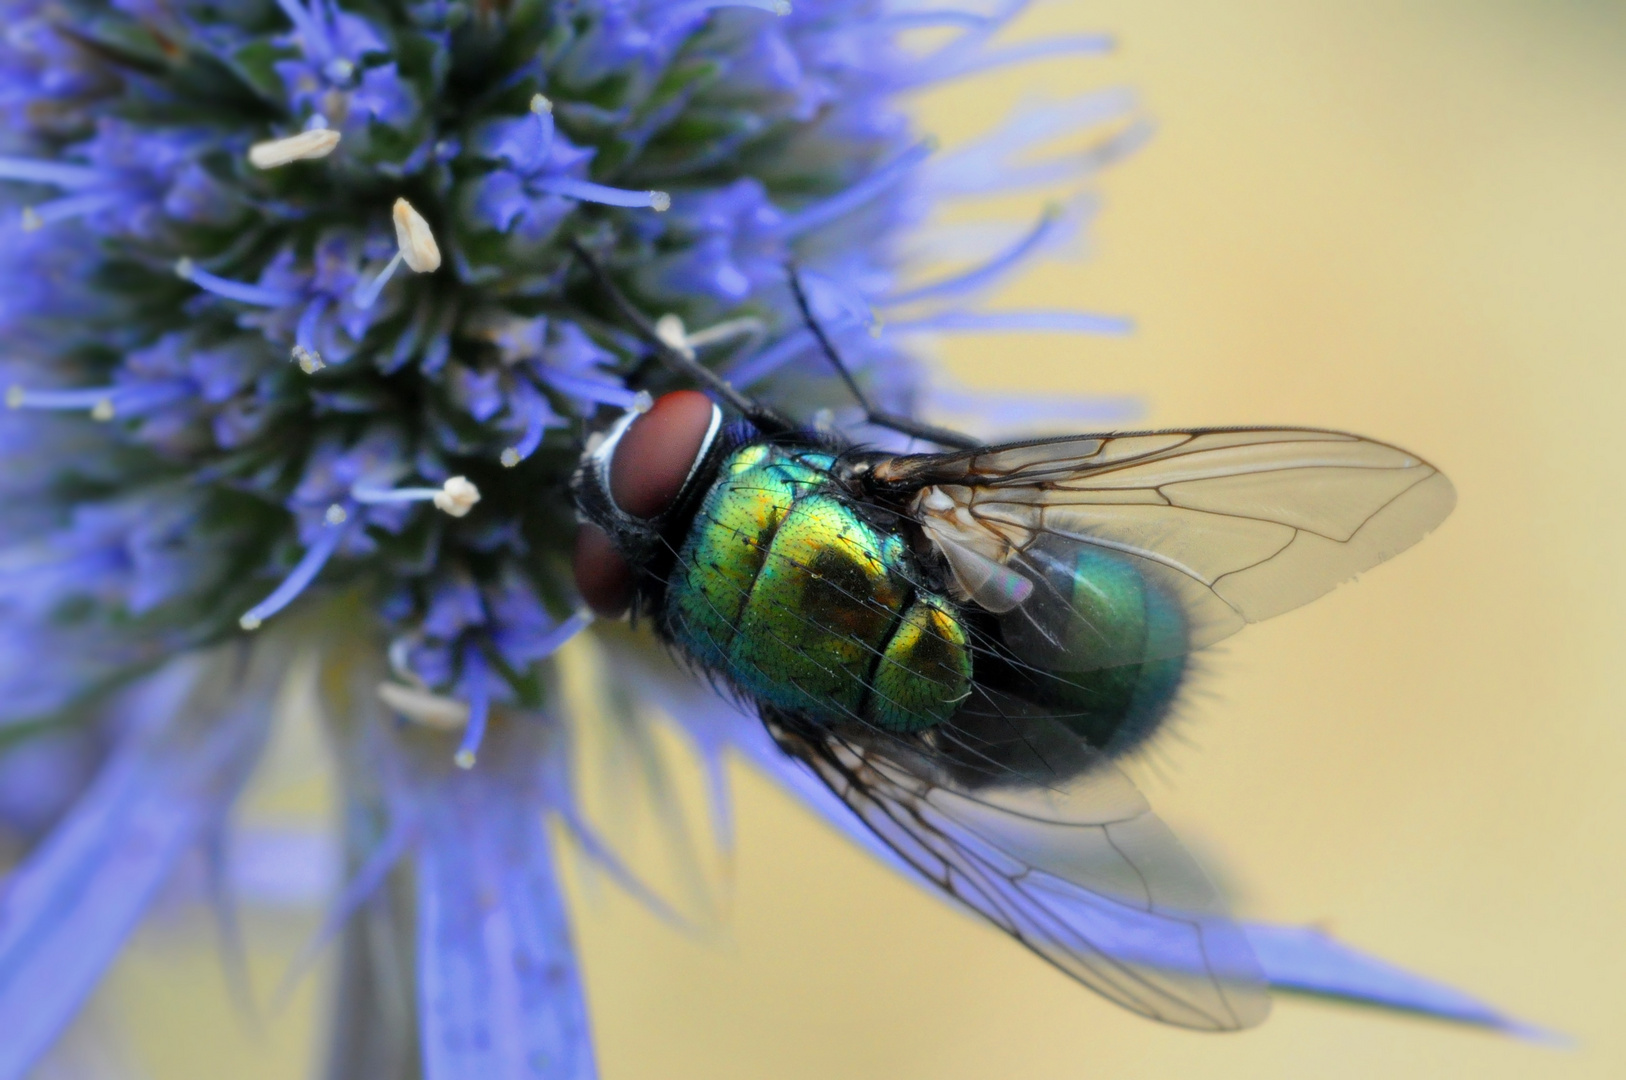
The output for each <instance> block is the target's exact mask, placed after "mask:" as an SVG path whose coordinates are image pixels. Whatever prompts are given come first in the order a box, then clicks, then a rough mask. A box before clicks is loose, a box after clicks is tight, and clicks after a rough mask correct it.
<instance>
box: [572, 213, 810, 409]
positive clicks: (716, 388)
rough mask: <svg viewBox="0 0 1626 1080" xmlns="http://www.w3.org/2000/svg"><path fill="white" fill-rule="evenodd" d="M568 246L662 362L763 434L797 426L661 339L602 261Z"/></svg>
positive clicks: (577, 246)
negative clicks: (707, 392) (710, 394)
mask: <svg viewBox="0 0 1626 1080" xmlns="http://www.w3.org/2000/svg"><path fill="white" fill-rule="evenodd" d="M570 250H571V252H572V253H573V254H574V255H575V256H576V258H577V259H579V260H580V261H581V264H582V265H583V266H585V267H586V268H587V272H588V273H589V274H591V275H592V276H593V279H594V280H595V281H597V282H598V286H599V288H601V289H603V290H604V293H605V295H606V296H608V297H609V298H610V303H611V304H612V305H614V307H615V309H616V311H617V312H618V313H619V314H620V315H621V317H622V318H623V319H625V320H626V321H627V325H629V326H631V327H632V328H633V330H634V331H635V332H636V333H637V334H638V336H639V337H641V338H643V339H644V342H645V344H647V345H648V346H649V347H650V349H651V350H652V351H653V353H654V355H655V357H656V359H658V360H659V361H660V362H661V363H663V364H665V365H666V366H667V368H669V369H670V370H671V371H672V372H674V373H675V374H677V375H681V376H683V377H685V378H687V379H691V380H693V381H694V382H695V383H696V384H697V385H699V386H703V387H705V388H706V389H707V390H710V391H711V392H712V393H714V394H716V395H717V396H718V397H720V398H722V399H723V401H725V402H726V403H728V405H730V406H731V407H732V408H734V409H735V410H736V411H738V412H739V413H740V415H742V416H744V417H745V418H746V419H747V420H749V421H750V422H751V423H752V425H753V426H755V427H756V429H757V430H758V431H760V432H762V433H763V434H764V435H788V434H790V433H791V432H794V431H795V430H797V427H796V425H795V424H794V423H792V422H791V420H790V418H789V417H787V416H784V415H782V414H780V413H779V412H778V411H776V410H774V409H771V408H769V407H768V406H766V405H763V404H762V403H760V402H758V401H755V400H753V399H751V398H749V397H747V396H746V395H744V394H742V393H740V392H739V391H738V390H736V389H735V388H734V384H733V383H731V382H729V381H728V380H727V379H725V378H723V377H722V376H721V375H719V374H717V373H716V372H715V371H713V370H711V369H710V368H708V367H706V366H705V365H704V364H701V363H700V362H699V361H697V360H695V359H694V358H693V357H691V356H685V355H684V354H683V353H682V352H680V351H678V350H677V349H674V348H673V347H672V346H671V345H669V344H667V343H666V342H665V341H664V340H662V338H661V336H660V334H658V333H656V331H655V324H654V323H652V322H650V321H649V316H647V315H645V314H644V313H643V312H642V311H639V310H638V307H637V305H635V304H634V303H633V302H632V301H631V300H629V299H628V298H627V295H626V293H623V292H622V291H621V290H620V288H618V287H617V286H616V284H615V282H614V281H612V280H611V279H610V275H609V273H608V272H606V271H605V269H604V265H603V264H602V263H600V262H599V261H598V259H597V258H596V257H594V255H593V253H592V252H590V251H588V250H587V248H586V247H585V246H583V244H582V242H581V241H580V240H577V239H575V238H574V237H572V238H571V239H570Z"/></svg>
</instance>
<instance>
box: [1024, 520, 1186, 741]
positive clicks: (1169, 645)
mask: <svg viewBox="0 0 1626 1080" xmlns="http://www.w3.org/2000/svg"><path fill="white" fill-rule="evenodd" d="M1049 577H1050V583H1051V586H1052V588H1053V590H1054V591H1053V592H1049V593H1048V594H1047V595H1050V596H1054V597H1056V599H1057V600H1058V601H1061V602H1064V603H1066V604H1067V606H1068V607H1069V608H1070V609H1071V617H1070V618H1067V619H1060V618H1057V619H1054V620H1053V621H1052V625H1055V626H1065V627H1067V628H1068V630H1067V633H1066V635H1065V640H1062V641H1038V640H1034V639H1033V638H1032V637H1031V636H1029V635H1022V634H1015V635H1013V638H1014V640H1013V641H1012V642H1011V643H1010V644H1011V645H1012V647H1013V649H1014V651H1015V652H1016V653H1017V654H1018V655H1019V656H1022V657H1024V658H1025V659H1026V660H1027V661H1028V662H1029V663H1031V664H1034V665H1035V666H1037V667H1038V668H1040V669H1041V670H1040V671H1037V672H1032V673H1030V674H1029V676H1028V677H1027V678H1026V679H1025V680H1024V682H1025V687H1024V693H1025V694H1026V696H1028V697H1030V698H1032V699H1034V700H1037V701H1040V702H1042V703H1044V704H1046V705H1049V706H1051V707H1053V708H1054V709H1055V710H1056V715H1057V717H1058V718H1059V719H1061V720H1062V721H1063V722H1064V723H1065V724H1067V726H1068V727H1070V728H1072V729H1073V730H1074V731H1076V732H1078V733H1079V734H1080V735H1082V736H1084V737H1085V739H1087V740H1088V741H1089V742H1090V744H1091V745H1093V746H1097V747H1100V748H1103V749H1105V750H1108V751H1109V752H1112V753H1121V752H1124V751H1127V750H1131V749H1133V748H1134V747H1135V746H1136V745H1138V744H1139V743H1140V742H1141V741H1142V740H1144V739H1145V738H1146V736H1148V735H1150V734H1151V732H1152V730H1153V729H1154V728H1155V727H1156V725H1157V723H1158V721H1159V720H1161V719H1162V717H1163V715H1164V714H1165V713H1166V712H1167V711H1168V707H1169V704H1170V702H1171V701H1172V700H1173V698H1174V696H1175V693H1176V691H1177V690H1178V689H1179V686H1180V681H1181V679H1182V678H1184V676H1185V670H1186V640H1187V639H1186V623H1185V617H1184V616H1183V615H1182V614H1181V612H1180V609H1179V608H1178V607H1177V606H1176V605H1175V603H1174V602H1173V601H1172V600H1170V599H1169V598H1168V597H1167V596H1165V595H1164V594H1163V592H1162V591H1161V590H1160V589H1158V588H1157V586H1156V585H1155V584H1154V583H1153V582H1152V581H1149V580H1148V579H1147V577H1146V575H1145V574H1144V573H1143V572H1142V571H1141V570H1140V569H1139V568H1138V567H1136V566H1135V565H1134V564H1133V563H1132V562H1130V561H1129V560H1128V559H1127V558H1125V557H1124V556H1121V555H1118V554H1116V553H1114V552H1111V551H1106V550H1102V549H1099V548H1092V547H1084V548H1080V549H1079V550H1078V551H1077V552H1076V553H1075V554H1074V555H1073V556H1072V559H1071V560H1070V561H1069V562H1066V563H1058V564H1057V565H1054V566H1052V567H1051V572H1050V574H1049Z"/></svg>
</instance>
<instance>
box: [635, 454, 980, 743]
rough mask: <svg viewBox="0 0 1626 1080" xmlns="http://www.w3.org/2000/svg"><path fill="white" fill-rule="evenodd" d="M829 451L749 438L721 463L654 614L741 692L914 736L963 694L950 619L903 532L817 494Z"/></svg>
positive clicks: (967, 671)
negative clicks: (926, 584)
mask: <svg viewBox="0 0 1626 1080" xmlns="http://www.w3.org/2000/svg"><path fill="white" fill-rule="evenodd" d="M831 464H832V460H831V458H830V457H829V456H828V455H826V454H821V453H812V452H805V451H801V452H797V451H785V450H780V449H776V448H772V447H769V446H766V445H761V444H757V445H749V446H746V447H744V448H742V449H740V450H738V451H736V452H735V453H734V454H733V455H732V456H731V457H730V458H729V459H728V460H727V461H726V462H725V463H724V465H723V467H722V469H721V471H720V473H719V477H718V479H717V481H716V482H715V483H714V484H713V486H712V488H711V490H710V491H709V492H708V493H707V495H706V498H705V500H704V502H703V503H702V505H701V508H700V511H699V513H698V514H697V516H696V519H695V521H694V523H693V525H692V526H691V527H690V529H689V535H688V537H687V539H686V540H685V542H684V544H683V546H682V548H681V550H680V552H679V554H678V558H677V561H676V565H675V566H674V567H673V570H672V575H671V578H670V580H669V582H668V584H667V590H666V598H665V604H664V609H663V612H662V616H661V617H662V622H663V626H664V629H665V631H666V633H667V635H668V636H669V637H670V638H671V639H672V640H673V641H674V642H676V643H677V644H678V645H679V646H681V647H682V648H684V649H686V650H687V651H688V652H689V653H690V654H691V655H692V656H693V657H694V658H695V659H696V660H698V661H700V662H701V663H702V664H704V665H706V666H708V667H711V668H714V669H716V670H718V671H721V672H723V673H724V674H726V675H727V676H728V677H729V678H730V679H731V680H733V681H734V682H735V683H736V684H737V685H738V686H739V687H740V688H741V689H743V690H745V691H746V692H747V693H749V694H751V695H753V696H755V697H757V698H759V699H761V700H763V701H765V702H767V703H769V704H771V705H774V706H777V707H779V708H782V709H786V710H791V711H794V712H797V713H801V714H803V715H806V716H809V717H812V718H814V719H820V720H825V721H828V722H839V721H842V720H859V721H862V722H865V723H868V724H872V725H875V726H878V727H882V728H886V729H888V730H894V731H914V730H920V729H923V728H927V727H931V726H933V725H935V724H937V723H940V722H942V721H943V720H945V719H947V718H948V717H949V716H950V715H951V714H952V713H953V711H954V710H955V708H956V707H958V704H959V702H960V701H962V700H963V699H964V698H965V696H966V695H967V693H968V692H969V690H970V680H971V654H970V650H969V648H968V646H967V643H966V635H965V631H964V628H963V626H961V624H960V622H959V617H958V616H957V614H956V613H955V612H954V611H953V609H952V607H950V606H949V605H947V604H945V603H944V602H943V601H942V600H940V599H939V598H936V597H933V596H931V595H929V594H920V593H918V590H917V589H916V588H915V586H914V584H913V580H912V579H913V578H914V577H915V575H912V574H911V573H910V572H909V571H910V567H909V561H908V559H909V556H908V553H907V551H906V550H905V545H904V541H903V539H902V537H900V536H898V535H896V534H892V533H886V532H882V531H880V530H877V529H876V528H874V527H873V526H871V525H870V524H868V523H867V522H866V521H864V520H863V519H862V518H861V517H859V515H858V514H856V513H855V512H854V510H853V508H852V507H851V506H850V505H849V504H848V503H846V502H845V501H844V500H842V499H841V498H839V497H837V496H835V495H833V494H831V493H829V492H828V491H827V490H826V485H825V480H826V478H827V476H828V470H829V468H830V466H831Z"/></svg>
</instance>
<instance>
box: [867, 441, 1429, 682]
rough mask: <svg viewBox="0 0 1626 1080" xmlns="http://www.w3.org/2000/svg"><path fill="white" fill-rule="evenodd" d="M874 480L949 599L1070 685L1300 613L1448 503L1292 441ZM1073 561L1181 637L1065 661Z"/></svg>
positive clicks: (1061, 455)
mask: <svg viewBox="0 0 1626 1080" xmlns="http://www.w3.org/2000/svg"><path fill="white" fill-rule="evenodd" d="M875 472H876V476H877V478H878V479H880V480H881V481H882V482H883V483H887V484H891V485H894V486H896V487H902V488H905V489H907V488H908V487H918V488H919V491H918V493H917V495H916V497H915V501H914V504H913V508H912V509H913V513H914V515H915V517H916V518H917V520H918V521H919V522H920V524H921V526H922V528H923V529H924V530H925V532H926V534H927V536H929V537H930V538H931V539H932V541H933V542H934V544H935V545H936V547H937V549H938V550H939V551H940V552H942V554H943V556H944V558H945V559H946V560H947V561H948V563H949V566H950V568H951V569H952V570H953V572H954V576H955V579H956V581H957V582H958V586H959V591H960V592H961V593H962V595H963V598H969V599H971V600H973V601H975V602H976V603H977V604H979V605H981V606H982V607H984V608H985V609H987V610H989V611H991V612H994V613H996V614H999V615H1001V616H1002V622H1003V623H1004V625H1005V626H1006V636H1007V639H1009V640H1011V641H1012V643H1013V644H1017V643H1020V645H1021V647H1022V648H1027V649H1031V650H1035V653H1034V655H1035V657H1036V662H1039V663H1043V664H1051V665H1053V664H1058V663H1061V662H1062V658H1061V657H1058V656H1055V655H1051V656H1045V655H1043V654H1045V653H1047V652H1049V653H1053V654H1054V653H1061V654H1066V655H1067V656H1068V657H1070V662H1069V663H1067V665H1066V666H1068V667H1069V668H1071V669H1073V670H1080V669H1083V668H1086V667H1111V666H1117V665H1118V664H1122V663H1131V662H1137V661H1140V660H1145V659H1153V658H1156V657H1158V656H1160V655H1173V654H1176V653H1178V652H1182V651H1186V650H1189V649H1196V648H1201V647H1203V646H1205V645H1209V644H1212V643H1213V642H1215V641H1218V640H1219V639H1221V638H1223V637H1226V636H1228V635H1229V634H1232V633H1234V632H1236V631H1237V630H1238V629H1240V628H1241V627H1242V626H1243V625H1244V624H1246V623H1250V622H1258V621H1259V620H1261V619H1268V618H1270V617H1271V616H1273V615H1279V614H1281V613H1282V612H1284V611H1289V610H1291V609H1293V608H1295V607H1298V606H1299V605H1301V604H1304V603H1308V602H1309V601H1311V600H1313V599H1315V598H1316V597H1318V596H1320V595H1322V594H1323V593H1325V592H1327V591H1328V590H1330V589H1332V588H1333V587H1334V586H1335V585H1337V584H1339V583H1340V582H1342V581H1346V580H1348V579H1349V578H1352V577H1354V576H1355V575H1356V574H1358V573H1360V572H1361V571H1363V570H1365V569H1367V568H1369V567H1372V566H1376V565H1377V564H1378V563H1380V562H1382V561H1384V560H1385V559H1387V558H1389V557H1391V556H1393V555H1395V554H1396V553H1398V552H1400V551H1403V550H1404V549H1406V548H1408V547H1410V546H1411V545H1412V544H1414V543H1416V542H1417V541H1418V540H1420V539H1421V538H1422V537H1423V536H1424V535H1425V534H1426V533H1428V532H1429V531H1430V530H1431V529H1433V528H1434V526H1436V525H1438V524H1439V523H1440V521H1442V520H1443V519H1444V518H1445V516H1446V515H1447V514H1449V513H1450V512H1451V508H1452V506H1453V505H1455V502H1456V493H1455V491H1454V490H1453V489H1452V487H1451V483H1450V481H1448V480H1447V479H1446V478H1445V476H1444V475H1443V474H1441V473H1440V472H1439V470H1437V469H1436V468H1434V466H1432V465H1430V464H1429V463H1428V462H1426V461H1423V460H1422V459H1421V458H1419V457H1417V456H1416V455H1414V454H1410V453H1408V452H1406V451H1404V450H1401V449H1398V448H1396V447H1393V446H1388V445H1386V444H1384V443H1380V442H1374V441H1372V440H1370V439H1363V438H1360V437H1358V436H1355V435H1346V434H1341V433H1338V432H1331V431H1314V430H1304V429H1294V428H1246V429H1211V430H1205V431H1174V432H1159V433H1146V434H1130V435H1102V436H1084V437H1077V438H1065V439H1052V440H1044V441H1038V442H1028V443H1014V444H1010V445H1006V446H996V447H989V448H986V449H978V450H971V451H966V452H963V453H957V454H938V455H913V456H907V457H899V458H894V459H891V460H890V461H887V462H885V463H883V464H882V465H880V466H878V467H877V468H876V470H875ZM1088 559H1095V560H1097V561H1099V560H1100V559H1107V560H1116V561H1117V562H1119V563H1123V564H1126V565H1129V566H1132V567H1134V568H1135V569H1136V570H1137V571H1138V572H1139V573H1140V574H1141V575H1143V576H1144V578H1145V579H1146V581H1147V582H1148V583H1150V585H1151V586H1152V587H1153V588H1154V589H1155V590H1156V591H1157V593H1158V594H1160V596H1162V597H1163V598H1164V599H1165V600H1166V601H1167V602H1168V603H1169V604H1172V605H1173V607H1175V608H1176V609H1178V610H1179V611H1180V612H1181V615H1182V618H1183V622H1184V626H1183V629H1182V630H1181V632H1179V633H1162V634H1153V635H1151V636H1150V637H1151V639H1152V640H1137V641H1135V642H1133V643H1132V644H1122V643H1119V644H1116V645H1114V644H1112V643H1111V642H1105V643H1099V642H1098V647H1096V648H1094V649H1093V650H1091V649H1089V648H1085V647H1084V646H1082V645H1081V644H1080V643H1081V642H1082V641H1086V640H1088V639H1090V638H1091V637H1095V638H1100V637H1101V635H1100V634H1099V632H1098V631H1099V629H1100V628H1099V627H1097V626H1092V625H1086V624H1084V623H1080V619H1081V618H1082V616H1080V615H1079V613H1078V612H1079V607H1078V597H1077V596H1076V588H1077V586H1078V583H1077V581H1075V569H1076V568H1077V567H1078V566H1080V565H1081V560H1088ZM1068 620H1071V621H1072V622H1073V623H1075V624H1077V625H1067V622H1068ZM1118 636H1119V637H1120V638H1122V637H1123V635H1118ZM1106 637H1108V638H1110V637H1112V635H1110V634H1108V635H1106ZM1126 650H1127V651H1126ZM1081 653H1088V655H1087V656H1086V657H1083V658H1082V659H1081V656H1080V654H1081Z"/></svg>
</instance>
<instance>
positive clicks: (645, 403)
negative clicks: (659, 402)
mask: <svg viewBox="0 0 1626 1080" xmlns="http://www.w3.org/2000/svg"><path fill="white" fill-rule="evenodd" d="M654 407H655V395H654V394H651V393H650V392H649V391H648V390H640V391H638V392H637V393H636V394H634V395H633V396H632V411H633V412H635V413H646V412H648V411H649V410H650V409H653V408H654Z"/></svg>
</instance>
